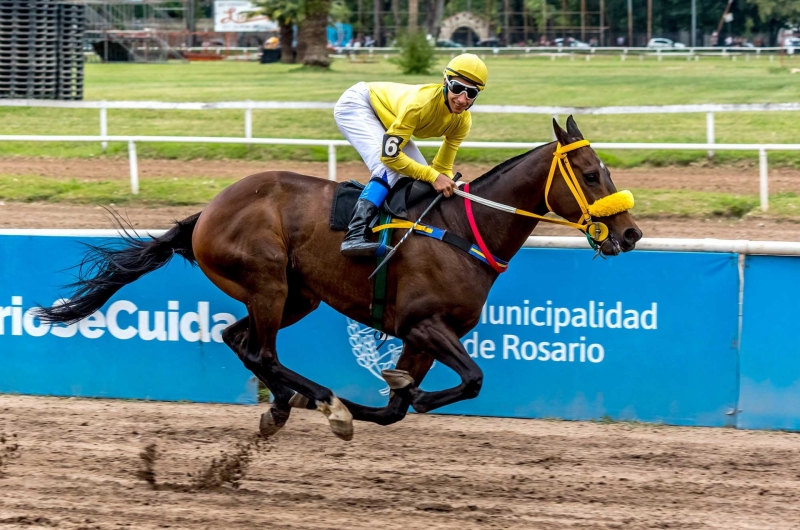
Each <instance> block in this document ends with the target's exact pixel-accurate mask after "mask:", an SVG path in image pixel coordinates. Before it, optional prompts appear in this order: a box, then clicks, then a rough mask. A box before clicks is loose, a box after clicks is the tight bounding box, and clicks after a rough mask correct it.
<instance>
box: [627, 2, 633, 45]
mask: <svg viewBox="0 0 800 530" xmlns="http://www.w3.org/2000/svg"><path fill="white" fill-rule="evenodd" d="M628 46H633V0H628Z"/></svg>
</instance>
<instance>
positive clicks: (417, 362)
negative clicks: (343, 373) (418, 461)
mask: <svg viewBox="0 0 800 530" xmlns="http://www.w3.org/2000/svg"><path fill="white" fill-rule="evenodd" d="M432 365H433V357H431V356H430V355H429V354H427V353H425V352H421V351H419V350H418V349H416V348H415V347H414V346H413V345H411V344H409V343H407V342H406V343H404V344H403V352H402V353H401V354H400V358H399V359H398V360H397V366H396V367H395V369H394V370H384V377H385V378H386V379H387V382H388V383H389V386H390V387H391V388H392V389H393V390H392V393H391V394H390V396H389V403H388V404H387V405H386V406H385V407H367V406H365V405H359V404H358V403H354V402H352V401H350V400H348V399H345V398H342V397H340V398H339V399H340V400H341V401H342V403H344V404H345V406H346V407H347V408H348V410H350V413H351V414H352V415H353V419H354V420H358V421H368V422H371V423H377V424H378V425H391V424H392V423H396V422H398V421H400V420H402V419H403V418H405V416H406V413H407V412H408V407H409V406H410V405H411V394H410V392H411V391H412V390H413V389H416V388H417V387H418V386H419V385H420V383H422V380H423V379H424V378H425V376H426V375H427V373H428V370H430V369H431V366H432ZM290 403H291V405H292V406H293V407H300V408H307V409H315V408H316V403H314V402H312V401H311V400H309V399H308V398H305V397H304V396H302V395H300V394H296V395H295V396H294V397H293V398H292V399H291V401H290Z"/></svg>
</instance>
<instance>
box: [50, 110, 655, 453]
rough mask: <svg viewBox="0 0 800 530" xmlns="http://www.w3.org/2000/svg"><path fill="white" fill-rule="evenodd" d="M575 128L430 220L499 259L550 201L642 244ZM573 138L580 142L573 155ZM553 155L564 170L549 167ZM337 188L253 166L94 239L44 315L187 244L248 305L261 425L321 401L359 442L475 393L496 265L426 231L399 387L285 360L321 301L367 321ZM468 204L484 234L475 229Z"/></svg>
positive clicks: (608, 233)
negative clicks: (436, 370) (175, 217)
mask: <svg viewBox="0 0 800 530" xmlns="http://www.w3.org/2000/svg"><path fill="white" fill-rule="evenodd" d="M566 125H567V128H566V130H564V129H563V128H562V127H561V126H560V125H559V124H558V122H557V121H556V120H553V130H554V132H555V135H556V138H557V141H556V142H553V143H549V144H545V145H543V146H540V147H537V148H536V149H533V150H531V151H528V152H526V153H523V154H521V155H518V156H516V157H514V158H512V159H510V160H507V161H505V162H503V163H501V164H500V165H498V166H497V167H495V168H494V169H492V170H491V171H489V172H488V173H486V174H485V175H483V176H481V177H479V178H477V179H475V180H474V181H472V182H471V183H470V189H469V192H470V194H471V196H472V197H474V198H475V199H476V204H475V205H474V207H473V206H472V204H471V203H470V202H467V200H466V199H465V198H464V197H458V196H456V197H453V198H448V199H446V200H443V201H441V202H440V204H439V206H438V207H437V208H434V209H433V210H432V211H431V212H430V214H429V216H428V218H426V223H429V224H430V225H431V226H436V227H439V228H442V229H446V230H447V231H449V232H450V233H453V234H456V235H458V236H460V237H462V238H464V239H466V240H467V241H469V242H472V243H476V242H480V243H481V245H483V247H482V248H484V249H490V250H491V253H492V254H494V256H496V257H497V258H499V259H502V260H505V261H510V260H511V259H512V258H513V257H514V255H515V254H516V253H517V251H519V249H520V248H521V247H522V245H523V244H524V243H525V241H526V239H527V238H528V236H529V235H530V234H531V232H533V230H534V228H535V227H536V225H537V224H538V222H539V221H540V220H542V219H545V220H549V218H546V217H544V215H545V214H547V213H548V210H549V211H552V212H554V213H556V214H558V215H559V216H560V217H561V218H562V220H561V221H559V222H562V223H563V224H567V225H570V226H575V227H578V228H581V229H588V228H592V229H594V230H596V234H599V233H600V232H601V231H604V235H605V237H596V236H592V237H590V238H589V239H590V240H592V239H593V238H595V239H597V240H598V243H597V244H596V245H595V246H596V247H597V252H598V254H601V255H603V256H613V255H617V254H619V253H620V252H627V251H630V250H633V249H634V248H635V246H636V242H637V241H639V239H641V237H642V232H641V230H639V228H638V227H637V225H636V223H635V222H634V220H633V217H632V216H631V215H630V213H629V212H628V211H627V208H622V211H617V210H610V211H607V212H606V213H602V212H601V215H605V217H598V218H596V219H591V216H589V214H588V213H587V209H586V205H589V204H593V203H594V204H597V201H600V200H603V199H604V198H608V197H610V196H615V195H619V193H629V192H619V193H617V190H616V188H615V186H614V184H613V182H612V180H611V173H610V171H609V170H608V168H607V167H606V166H605V165H604V164H603V163H602V162H601V161H600V158H599V157H598V156H597V154H596V153H595V151H594V150H593V149H592V148H591V147H590V146H589V145H588V142H587V141H585V140H584V139H583V135H582V134H581V132H580V130H579V129H578V126H577V124H576V123H575V120H574V119H572V116H570V117H569V119H568V120H567V123H566ZM564 146H571V147H569V149H568V151H569V153H568V154H569V158H567V153H566V152H565V151H564ZM554 157H555V158H554ZM551 162H552V164H551ZM556 162H558V163H556ZM562 162H566V165H567V167H568V169H569V174H570V175H571V178H570V177H569V176H568V175H567V174H566V173H564V168H563V165H562ZM557 166H558V167H560V168H561V173H562V176H563V177H564V178H563V179H561V178H553V173H554V172H555V169H556V167H557ZM548 168H550V170H549V171H548ZM336 188H337V184H336V183H333V182H329V181H326V180H323V179H319V178H316V177H312V176H306V175H300V174H296V173H292V172H286V171H268V172H265V173H258V174H255V175H251V176H249V177H246V178H244V179H242V180H240V181H238V182H236V183H234V184H232V185H231V186H229V187H228V188H226V189H224V190H223V191H221V192H220V193H219V194H218V195H217V196H216V197H215V198H214V199H212V201H211V202H210V203H209V204H208V205H207V206H206V208H205V209H203V210H202V211H201V212H199V213H197V214H194V215H192V216H190V217H188V218H186V219H184V220H182V221H177V222H176V223H175V224H174V226H173V227H172V228H171V229H170V230H168V231H167V232H166V233H165V234H164V235H162V236H160V237H154V238H152V239H140V238H138V237H134V236H132V235H130V234H127V235H126V237H124V238H123V241H124V246H123V247H121V248H120V247H118V246H90V248H89V250H88V251H87V253H86V255H85V257H84V259H83V261H82V263H81V265H80V273H79V274H78V278H77V281H76V282H75V283H74V284H72V285H71V286H69V287H71V288H73V290H74V292H73V294H72V296H71V297H70V298H69V299H68V300H66V301H64V302H63V303H62V304H61V305H55V306H53V307H49V308H44V307H40V308H39V309H38V311H39V317H40V318H41V319H42V320H44V321H49V322H54V323H55V322H60V323H74V322H77V321H79V320H81V319H83V318H85V317H87V316H89V315H91V314H92V313H94V312H95V311H97V310H98V309H100V308H101V307H102V306H103V304H105V302H107V301H108V300H109V298H110V297H111V296H112V295H113V294H114V293H116V292H117V291H118V290H119V289H120V288H122V287H123V286H124V285H127V284H129V283H131V282H133V281H135V280H137V279H138V278H140V277H141V276H142V275H144V274H147V273H149V272H152V271H154V270H156V269H158V268H160V267H162V266H164V265H166V264H167V263H168V262H169V261H170V259H171V258H172V257H173V255H174V254H179V255H180V256H182V257H183V258H184V259H186V260H188V261H189V262H191V263H192V264H197V265H198V266H199V267H200V269H201V270H202V272H203V273H204V274H205V275H206V276H207V277H208V278H209V279H210V280H211V282H213V283H214V284H215V285H216V286H217V287H218V288H219V289H221V290H222V291H223V292H225V293H226V294H228V295H229V296H231V297H233V298H234V299H236V300H238V301H240V302H242V303H243V304H244V305H245V306H246V308H247V316H246V317H244V318H242V319H241V320H239V321H237V322H235V323H233V324H231V325H230V326H229V327H228V328H226V329H225V331H224V332H223V341H224V343H225V344H227V345H228V346H229V347H230V348H231V349H232V350H233V351H234V352H235V353H236V355H237V356H238V357H239V359H241V361H242V362H243V363H244V366H245V367H247V368H248V369H249V370H250V371H251V372H253V374H255V375H256V377H258V379H259V380H261V381H262V382H263V383H264V384H265V385H266V386H267V387H268V388H269V390H270V392H271V394H272V396H273V401H272V403H271V404H270V405H269V409H268V410H267V412H265V413H263V414H262V415H261V419H260V424H259V429H260V431H261V434H262V435H263V436H265V437H268V436H272V435H274V434H275V433H277V432H278V431H279V430H280V429H281V428H282V427H283V426H284V425H285V424H286V421H287V420H288V419H289V415H290V412H291V409H292V407H303V408H307V409H316V410H319V411H320V412H322V413H323V414H325V415H326V416H327V417H328V421H329V425H330V428H331V430H332V431H333V433H334V434H335V435H337V436H339V437H340V438H342V439H344V440H349V439H351V438H352V437H353V420H359V421H367V422H373V423H377V424H380V425H389V424H391V423H394V422H397V421H399V420H401V419H403V418H404V417H405V415H406V413H407V412H408V409H409V407H411V408H413V409H414V410H415V411H416V412H420V413H424V412H428V411H432V410H435V409H438V408H440V407H444V406H446V405H449V404H451V403H455V402H457V401H460V400H465V399H472V398H475V397H477V396H478V394H479V392H480V390H481V385H482V383H483V374H482V372H481V369H480V367H479V366H478V365H477V364H476V363H475V361H474V360H473V359H472V358H470V356H469V354H468V353H467V351H466V350H465V348H464V347H463V345H462V344H461V342H460V340H459V339H460V337H463V336H464V335H466V334H467V332H469V331H470V330H471V329H472V328H473V327H474V326H475V325H476V324H477V323H478V321H479V318H480V314H481V309H482V307H483V305H484V304H485V302H486V299H487V297H488V294H489V290H490V289H491V287H492V285H493V284H494V282H495V280H496V279H497V277H498V275H499V272H498V271H497V270H496V269H495V268H493V267H489V266H487V265H486V264H485V263H483V262H481V261H479V260H477V259H475V258H474V257H473V256H470V255H469V254H467V253H465V252H463V251H462V250H461V249H459V248H456V247H454V246H450V245H447V244H442V243H441V242H439V241H435V240H433V239H431V238H427V237H411V238H408V240H407V241H406V242H405V243H404V245H403V246H402V248H401V250H400V251H399V252H397V254H396V258H395V260H394V261H393V262H391V263H390V264H389V265H390V266H389V271H388V274H387V282H386V283H387V286H388V287H387V292H386V302H385V311H384V314H383V329H384V331H385V332H386V333H388V334H389V335H393V336H395V337H397V338H399V339H401V340H402V342H403V349H402V353H401V355H400V357H399V359H398V361H397V365H396V368H395V369H394V370H387V371H384V373H383V376H384V379H386V381H387V383H388V384H389V387H390V389H391V392H390V396H389V401H388V404H387V405H386V406H385V407H367V406H363V405H359V404H357V403H353V402H351V401H349V400H347V399H345V398H340V397H338V396H336V395H335V394H334V393H333V392H332V391H331V390H330V389H328V388H325V387H323V386H321V385H319V384H317V383H315V382H313V381H311V380H309V379H307V378H305V377H303V376H302V375H300V374H298V373H295V372H294V371H292V370H289V369H288V368H286V367H285V366H284V365H283V364H282V363H281V362H280V359H279V357H278V352H277V351H276V336H277V333H278V331H279V330H280V329H281V328H285V327H287V326H290V325H292V324H294V323H296V322H297V321H299V320H300V319H302V318H303V317H305V316H306V315H308V314H309V313H311V312H312V311H314V310H315V309H316V308H317V307H318V306H319V304H320V302H325V303H326V304H328V305H329V306H331V307H332V308H333V309H335V310H336V311H338V312H340V313H342V314H344V315H346V316H347V317H349V318H351V319H354V320H356V321H358V322H361V323H365V324H367V323H370V322H371V320H370V319H371V313H370V302H371V297H372V286H371V284H370V282H368V281H367V277H368V276H369V274H370V272H371V271H372V269H373V268H374V267H375V260H374V259H350V258H345V257H343V256H341V254H340V252H339V246H340V244H341V242H342V238H343V232H334V231H332V230H331V229H330V228H329V226H328V223H329V212H330V208H331V203H332V200H333V198H334V193H335V191H336ZM478 198H481V199H482V200H483V202H477V199H478ZM581 198H582V199H581ZM631 200H632V198H631ZM581 201H583V202H581ZM484 203H485V204H489V205H491V204H497V203H499V204H501V205H506V208H508V207H509V206H508V205H511V209H510V210H508V209H507V210H506V211H517V212H524V213H525V214H527V216H523V217H518V216H515V215H510V214H509V213H506V212H497V211H495V210H492V209H489V208H488V207H487V206H484ZM427 204H430V200H427V201H422V202H420V203H419V204H417V205H416V206H414V207H412V208H410V210H409V219H415V218H416V216H417V215H419V214H420V212H421V211H422V210H423V209H424V208H425V206H426V205H427ZM628 207H629V206H628ZM472 208H474V218H475V219H477V221H475V222H474V224H480V232H478V231H477V230H471V228H472V227H471V224H472V221H471V219H472V214H473V212H472ZM468 213H469V214H470V220H468V216H467V214H468ZM570 219H578V220H582V221H580V222H577V223H576V222H574V221H569V220H570ZM564 220H566V221H564ZM590 221H591V222H590ZM601 228H602V230H600V229H601ZM480 233H482V234H483V237H481V236H480ZM398 236H399V233H396V234H395V239H394V241H396V240H397V239H398ZM478 240H481V241H478ZM320 361H321V362H324V360H322V359H321V360H320ZM434 361H438V362H440V363H441V364H443V365H445V366H447V367H449V368H450V369H452V370H454V371H455V372H456V373H457V374H458V376H459V377H460V379H461V382H460V384H458V385H457V386H455V387H453V388H448V389H444V390H437V391H423V390H421V389H420V384H421V382H422V380H423V379H424V378H425V375H426V374H427V372H428V370H429V369H430V368H431V365H432V364H433V362H434Z"/></svg>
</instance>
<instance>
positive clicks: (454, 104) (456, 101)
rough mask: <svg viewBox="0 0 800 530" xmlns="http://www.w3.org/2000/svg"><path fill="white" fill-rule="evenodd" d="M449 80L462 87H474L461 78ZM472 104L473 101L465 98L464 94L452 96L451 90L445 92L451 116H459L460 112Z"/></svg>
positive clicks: (465, 94)
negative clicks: (456, 82)
mask: <svg viewBox="0 0 800 530" xmlns="http://www.w3.org/2000/svg"><path fill="white" fill-rule="evenodd" d="M450 79H452V80H454V81H458V82H459V83H461V84H462V85H467V86H470V87H474V86H475V85H473V84H472V83H470V82H469V81H467V80H466V79H464V78H463V77H451V78H450ZM474 102H475V100H474V99H469V98H467V93H466V92H462V93H461V94H457V95H456V94H453V92H452V91H451V90H448V91H447V103H448V104H449V106H450V110H451V111H452V112H453V114H461V113H462V112H464V111H465V110H467V109H468V108H469V107H470V105H472V104H473V103H474Z"/></svg>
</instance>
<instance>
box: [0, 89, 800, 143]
mask: <svg viewBox="0 0 800 530" xmlns="http://www.w3.org/2000/svg"><path fill="white" fill-rule="evenodd" d="M333 106H334V104H333V103H326V102H313V101H222V102H217V103H199V102H193V103H192V102H186V103H183V102H166V101H48V100H36V99H5V100H3V99H0V107H47V108H66V109H98V110H99V111H100V136H107V135H108V110H109V109H127V110H244V138H247V139H250V138H253V111H254V110H333ZM790 111H800V103H749V104H740V105H738V104H699V105H645V106H619V107H557V106H527V105H475V106H474V107H472V108H471V109H470V112H474V113H487V114H539V115H547V116H552V117H553V118H556V119H558V118H559V116H568V115H570V114H574V115H581V114H586V115H594V116H600V115H606V116H607V115H622V114H705V115H706V143H707V144H709V145H712V144H714V143H715V132H714V123H715V122H714V114H715V113H717V112H790ZM549 134H552V130H551V131H550V133H549ZM106 147H107V146H106V143H105V142H103V149H105V148H106ZM708 156H709V157H711V156H714V147H713V145H712V147H710V148H709V149H708Z"/></svg>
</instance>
